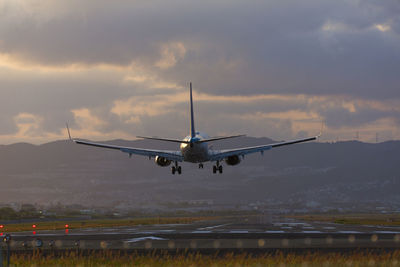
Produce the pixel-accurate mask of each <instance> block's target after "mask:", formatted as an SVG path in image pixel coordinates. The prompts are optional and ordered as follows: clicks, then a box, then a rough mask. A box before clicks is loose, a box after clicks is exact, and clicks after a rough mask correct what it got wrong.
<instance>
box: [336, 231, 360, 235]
mask: <svg viewBox="0 0 400 267" xmlns="http://www.w3.org/2000/svg"><path fill="white" fill-rule="evenodd" d="M337 233H340V234H361V233H362V232H359V231H338V232H337Z"/></svg>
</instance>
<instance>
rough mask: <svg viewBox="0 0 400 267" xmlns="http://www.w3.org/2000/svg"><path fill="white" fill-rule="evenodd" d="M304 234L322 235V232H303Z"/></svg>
mask: <svg viewBox="0 0 400 267" xmlns="http://www.w3.org/2000/svg"><path fill="white" fill-rule="evenodd" d="M302 233H305V234H322V232H321V231H302Z"/></svg>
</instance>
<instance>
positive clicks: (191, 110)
mask: <svg viewBox="0 0 400 267" xmlns="http://www.w3.org/2000/svg"><path fill="white" fill-rule="evenodd" d="M190 126H191V137H192V138H193V137H195V136H196V131H195V130H194V117H193V97H192V83H190Z"/></svg>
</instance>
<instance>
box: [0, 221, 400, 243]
mask: <svg viewBox="0 0 400 267" xmlns="http://www.w3.org/2000/svg"><path fill="white" fill-rule="evenodd" d="M10 234H11V238H12V239H11V242H10V248H11V249H12V250H14V251H24V250H25V251H29V250H34V249H38V248H40V249H41V250H57V249H58V250H63V249H80V250H99V249H100V250H101V249H117V250H121V249H124V250H142V251H143V250H144V251H145V250H154V249H161V250H185V249H186V250H194V251H196V250H197V251H201V250H211V251H212V250H240V251H243V250H261V251H263V250H265V251H266V250H274V249H281V250H284V249H289V250H290V249H328V250H329V249H331V250H350V249H400V227H380V226H368V225H363V226H354V225H341V224H333V223H322V222H303V221H296V220H292V219H284V218H279V217H267V216H265V217H263V216H260V217H250V218H237V219H229V220H227V219H221V220H215V221H202V222H196V223H193V224H163V225H143V226H135V227H117V228H89V229H69V230H68V231H64V230H57V231H37V232H35V233H34V232H19V233H10ZM3 246H4V243H3Z"/></svg>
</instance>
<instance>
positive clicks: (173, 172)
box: [171, 166, 176, 174]
mask: <svg viewBox="0 0 400 267" xmlns="http://www.w3.org/2000/svg"><path fill="white" fill-rule="evenodd" d="M171 172H172V174H175V172H176V168H175V166H173V167H172V168H171Z"/></svg>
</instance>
